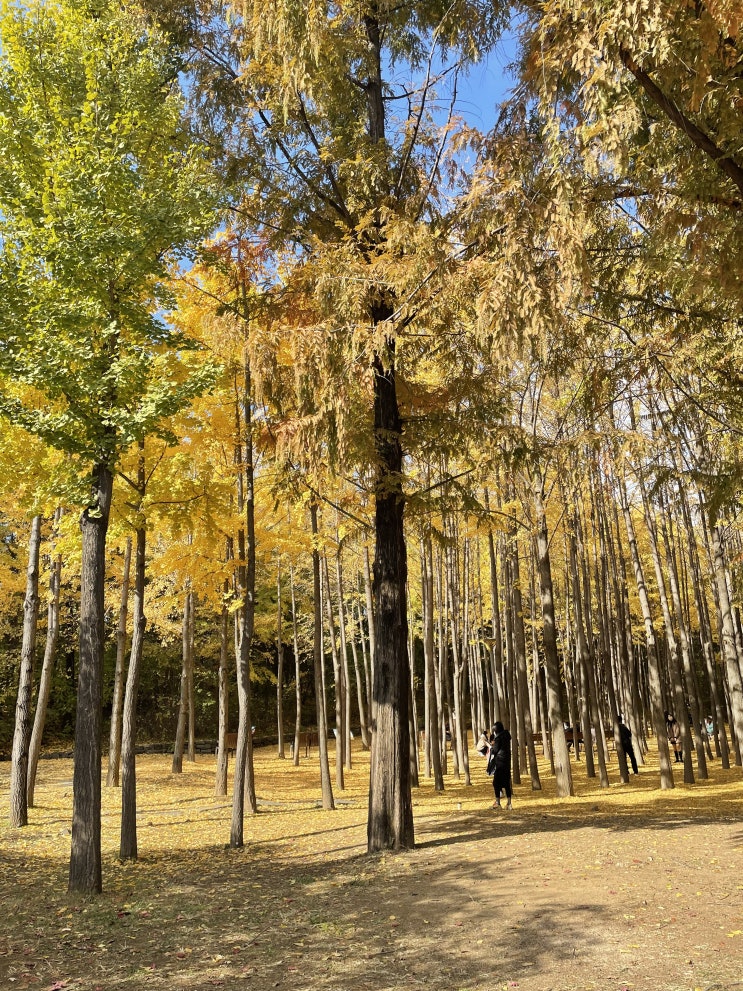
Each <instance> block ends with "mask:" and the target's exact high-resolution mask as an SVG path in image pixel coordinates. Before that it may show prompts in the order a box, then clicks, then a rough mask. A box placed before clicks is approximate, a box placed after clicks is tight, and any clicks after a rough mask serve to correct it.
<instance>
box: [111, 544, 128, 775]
mask: <svg viewBox="0 0 743 991" xmlns="http://www.w3.org/2000/svg"><path fill="white" fill-rule="evenodd" d="M131 562H132V538H131V537H127V538H126V546H125V548H124V571H123V574H122V578H121V603H120V605H119V625H118V628H117V630H116V667H115V668H114V689H113V698H112V700H111V727H110V730H109V735H108V773H107V775H106V787H107V788H118V787H119V764H120V762H121V712H122V709H123V706H124V658H125V657H126V622H127V616H128V612H129V573H130V571H131Z"/></svg>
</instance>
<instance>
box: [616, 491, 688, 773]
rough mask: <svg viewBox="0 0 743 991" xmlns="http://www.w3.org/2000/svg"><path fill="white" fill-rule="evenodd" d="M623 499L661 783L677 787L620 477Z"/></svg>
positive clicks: (652, 640) (651, 634) (645, 602)
mask: <svg viewBox="0 0 743 991" xmlns="http://www.w3.org/2000/svg"><path fill="white" fill-rule="evenodd" d="M619 498H620V501H621V506H622V515H623V516H624V524H625V529H626V531H627V542H628V543H629V549H630V556H631V559H632V566H633V568H634V571H635V584H636V586H637V594H638V598H639V600H640V609H641V610H642V618H643V622H644V624H645V644H646V647H647V661H648V685H649V689H650V711H651V714H652V719H653V729H654V731H655V740H656V744H657V747H658V759H659V763H660V786H661V788H662V789H664V788H673V787H674V781H673V771H672V770H671V760H670V756H669V753H668V737H667V736H666V721H665V716H664V714H663V696H662V692H661V682H660V667H659V663H658V647H657V643H656V640H655V629H654V627H653V617H652V614H651V612H650V602H649V600H648V593H647V586H646V584H645V575H644V572H643V569H642V562H641V561H640V552H639V551H638V549H637V538H636V536H635V524H634V522H633V520H632V514H631V512H630V507H629V500H628V499H627V487H626V482H625V480H624V479H623V478H622V479H620V480H619Z"/></svg>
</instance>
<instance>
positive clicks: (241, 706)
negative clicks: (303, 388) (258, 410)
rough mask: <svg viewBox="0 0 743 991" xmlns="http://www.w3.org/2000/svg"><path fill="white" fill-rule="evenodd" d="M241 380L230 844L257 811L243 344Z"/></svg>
mask: <svg viewBox="0 0 743 991" xmlns="http://www.w3.org/2000/svg"><path fill="white" fill-rule="evenodd" d="M243 374H244V381H243V387H242V403H241V405H242V423H243V429H242V430H241V431H240V433H239V437H240V446H241V447H242V446H243V445H244V450H245V466H244V472H245V474H244V484H245V489H244V497H245V502H244V506H240V509H241V510H243V509H244V512H245V531H244V539H245V556H244V558H243V561H244V585H243V590H242V591H243V601H242V609H241V610H240V653H239V655H238V659H237V702H238V724H237V746H236V747H235V775H234V780H233V788H232V819H231V822H230V846H231V847H233V848H239V847H241V846H243V843H244V832H243V831H244V818H245V800H246V796H247V804H248V808H249V809H250V811H251V812H252V813H255V812H257V811H258V803H257V800H256V795H255V778H254V774H253V728H252V726H251V724H250V719H251V714H250V665H251V657H252V651H253V633H254V628H255V567H256V565H255V484H254V483H255V479H254V461H253V418H252V396H253V390H252V385H251V376H250V362H249V360H248V353H247V345H246V347H245V351H244V355H243Z"/></svg>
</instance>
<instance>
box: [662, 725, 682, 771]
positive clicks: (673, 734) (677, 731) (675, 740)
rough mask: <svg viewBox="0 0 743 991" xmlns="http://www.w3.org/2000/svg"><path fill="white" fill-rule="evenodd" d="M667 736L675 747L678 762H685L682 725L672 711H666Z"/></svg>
mask: <svg viewBox="0 0 743 991" xmlns="http://www.w3.org/2000/svg"><path fill="white" fill-rule="evenodd" d="M666 736H667V737H668V742H669V744H670V745H671V746H672V747H673V752H674V755H675V757H676V763H677V764H683V762H684V752H683V749H682V747H681V727H680V726H679V724H678V722H677V721H676V719H675V717H674V716H672V715H671V713H670V712H667V713H666Z"/></svg>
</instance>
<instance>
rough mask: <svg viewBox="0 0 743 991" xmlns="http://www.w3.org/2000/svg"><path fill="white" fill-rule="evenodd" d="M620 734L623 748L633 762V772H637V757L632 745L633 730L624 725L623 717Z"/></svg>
mask: <svg viewBox="0 0 743 991" xmlns="http://www.w3.org/2000/svg"><path fill="white" fill-rule="evenodd" d="M619 735H620V737H621V738H622V748H623V749H624V752H625V754H626V755H627V756H628V757H629V759H630V763H631V764H632V773H633V774H637V757H635V748H634V747H633V746H632V731H631V730H630V728H629V726H625V725H624V723H623V722H622V720H621V719H620V720H619Z"/></svg>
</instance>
